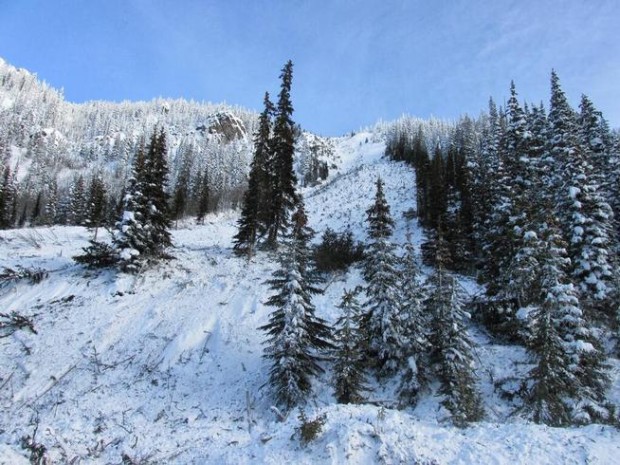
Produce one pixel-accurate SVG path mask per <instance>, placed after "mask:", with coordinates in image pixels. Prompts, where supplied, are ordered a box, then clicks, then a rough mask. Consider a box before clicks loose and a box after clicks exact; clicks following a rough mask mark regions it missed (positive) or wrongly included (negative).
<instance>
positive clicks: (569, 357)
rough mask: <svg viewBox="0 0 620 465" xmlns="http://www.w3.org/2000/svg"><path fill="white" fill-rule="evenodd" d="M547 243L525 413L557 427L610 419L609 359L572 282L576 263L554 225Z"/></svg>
mask: <svg viewBox="0 0 620 465" xmlns="http://www.w3.org/2000/svg"><path fill="white" fill-rule="evenodd" d="M541 244H542V247H541V248H540V250H539V253H540V255H539V257H538V260H539V263H540V278H539V279H540V297H539V303H538V305H535V306H532V307H531V308H530V312H529V315H528V321H529V329H530V332H531V339H530V341H529V344H528V348H529V350H530V351H531V353H532V354H534V356H535V357H536V366H535V367H534V368H533V369H532V370H531V371H530V373H529V375H528V379H527V382H526V392H527V396H526V399H525V400H526V405H525V411H526V412H528V415H529V416H530V417H531V418H532V419H533V420H534V421H536V422H537V423H545V424H549V425H553V426H563V425H567V424H572V423H588V422H591V421H596V420H601V419H607V416H608V415H609V413H608V412H607V409H606V406H605V403H606V402H605V391H606V387H607V384H608V375H607V373H606V365H605V361H604V356H603V354H602V352H601V350H600V344H599V343H598V341H597V340H596V337H595V336H594V333H593V332H592V330H591V329H590V328H589V327H588V325H587V323H586V322H585V320H584V317H583V312H582V310H581V308H580V304H579V299H578V298H577V293H576V290H575V288H574V286H573V285H572V284H571V283H570V280H569V279H568V276H567V273H566V269H567V268H568V266H569V264H570V260H569V259H568V258H567V256H566V255H567V254H566V249H565V246H564V242H563V241H562V239H561V237H560V235H559V233H558V231H557V228H556V227H555V226H554V225H553V223H551V224H550V225H549V226H548V228H547V229H546V231H545V236H544V240H543V242H542V243H541Z"/></svg>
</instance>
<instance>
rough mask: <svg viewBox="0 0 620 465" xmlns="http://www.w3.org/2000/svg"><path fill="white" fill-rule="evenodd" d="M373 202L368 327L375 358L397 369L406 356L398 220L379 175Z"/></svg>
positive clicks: (386, 369)
mask: <svg viewBox="0 0 620 465" xmlns="http://www.w3.org/2000/svg"><path fill="white" fill-rule="evenodd" d="M376 186H377V191H376V194H375V201H374V203H373V205H372V206H371V207H370V208H368V210H367V211H366V214H367V219H366V221H367V223H368V235H369V236H370V244H369V245H368V250H367V251H366V259H365V261H364V279H365V280H366V288H365V291H366V296H367V300H366V303H365V305H364V331H365V332H366V334H367V337H368V350H369V358H370V360H371V362H372V363H373V364H374V365H375V366H376V367H377V368H379V369H380V370H381V371H383V372H384V373H391V372H394V371H395V370H396V369H397V368H398V365H399V363H400V362H401V361H402V360H403V346H404V341H403V328H402V325H401V320H400V316H399V315H400V296H399V289H398V273H399V272H398V257H397V256H396V254H395V251H394V249H395V247H394V244H393V243H392V242H391V236H392V230H393V228H394V220H393V219H392V217H391V215H390V206H389V205H388V203H387V201H386V199H385V194H384V192H383V181H382V180H381V178H379V179H377V183H376Z"/></svg>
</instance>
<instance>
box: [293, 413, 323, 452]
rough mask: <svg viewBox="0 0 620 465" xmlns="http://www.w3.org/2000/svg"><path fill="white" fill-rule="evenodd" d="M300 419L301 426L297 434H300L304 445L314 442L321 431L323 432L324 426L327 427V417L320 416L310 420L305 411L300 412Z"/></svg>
mask: <svg viewBox="0 0 620 465" xmlns="http://www.w3.org/2000/svg"><path fill="white" fill-rule="evenodd" d="M297 418H298V419H299V422H300V425H299V427H298V428H297V432H298V433H299V437H300V439H301V442H302V444H304V445H305V444H308V443H309V442H311V441H314V440H315V439H316V438H317V437H318V436H319V434H321V431H323V426H324V425H325V421H326V419H327V417H326V415H325V414H323V415H320V416H318V417H316V418H314V419H312V420H310V419H308V417H307V416H306V412H304V410H303V409H300V410H299V415H298V416H297Z"/></svg>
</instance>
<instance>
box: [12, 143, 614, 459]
mask: <svg viewBox="0 0 620 465" xmlns="http://www.w3.org/2000/svg"><path fill="white" fill-rule="evenodd" d="M335 144H336V152H337V155H338V156H339V157H340V159H341V160H342V165H341V166H340V168H339V169H338V170H335V171H334V172H333V176H331V175H330V179H329V180H328V181H327V182H326V183H325V184H324V185H323V186H318V187H315V188H311V189H306V190H305V191H304V198H305V201H306V207H307V212H308V215H309V220H310V221H309V223H310V225H311V226H312V227H313V228H314V229H315V231H317V237H316V239H315V241H318V240H320V234H321V233H322V232H323V231H324V230H325V228H327V227H331V228H333V229H335V230H336V231H342V230H344V228H345V227H346V226H349V227H350V228H351V229H352V231H353V234H354V236H355V238H356V239H357V240H365V239H366V225H365V218H366V213H365V212H366V209H367V208H368V207H369V206H370V204H371V203H372V200H373V198H374V194H375V185H374V183H375V181H376V179H377V176H381V178H382V179H383V180H384V182H385V193H386V197H387V200H388V202H389V204H390V206H391V212H392V217H393V218H394V219H395V221H396V231H395V236H394V240H395V241H396V242H398V243H402V242H403V241H404V240H405V235H406V233H407V232H408V231H409V232H410V233H411V235H412V240H413V242H414V244H416V246H419V244H420V243H421V241H422V238H423V237H422V231H421V230H420V228H419V227H418V226H417V224H416V223H415V221H413V220H411V221H407V220H406V219H405V218H404V217H403V213H404V212H407V211H408V210H410V209H411V208H414V207H415V197H414V185H415V183H414V173H413V172H412V170H411V169H410V168H408V167H406V166H405V165H403V164H396V163H389V162H386V161H384V160H382V159H381V154H382V153H383V150H384V146H383V144H382V142H381V141H380V140H379V139H378V138H377V136H376V135H375V134H371V133H359V134H356V135H355V136H353V137H350V138H341V139H337V140H336V141H335ZM236 220H237V214H236V213H225V214H219V215H213V216H209V217H208V218H207V221H206V224H205V225H200V226H197V225H194V224H192V223H191V222H189V221H188V222H186V223H185V224H182V225H181V227H180V229H178V230H174V231H173V242H174V244H175V248H174V250H172V251H171V253H172V255H174V256H175V259H174V260H171V261H169V262H167V263H164V264H161V265H160V266H158V267H156V268H154V269H150V270H147V271H145V272H144V273H143V274H141V275H139V276H131V275H125V274H117V273H116V272H112V271H103V272H91V271H88V270H85V269H83V268H82V267H80V266H77V265H76V264H75V263H74V262H73V261H72V260H71V256H72V255H76V254H78V253H80V251H81V247H83V246H85V245H86V244H87V240H88V239H89V237H90V235H89V233H88V232H87V231H86V230H85V229H83V228H77V227H54V228H41V229H34V230H16V231H2V232H0V269H2V268H4V267H15V266H17V265H21V266H24V267H41V268H43V269H45V270H48V271H49V276H48V277H47V278H46V279H45V280H43V281H42V282H41V283H39V284H36V285H31V284H28V283H25V282H19V283H14V284H9V285H7V286H3V287H1V288H0V311H2V312H5V313H8V312H11V311H17V312H19V313H21V314H24V315H27V316H29V317H31V318H32V320H33V322H34V324H35V328H36V330H37V331H38V334H36V335H35V334H31V333H29V332H25V331H18V332H16V333H15V334H13V335H12V336H10V337H8V338H3V339H0V406H1V409H0V464H11V465H13V464H19V463H28V461H27V459H26V458H25V457H26V452H25V451H23V450H22V449H21V448H20V447H19V443H20V439H21V437H22V436H24V435H32V434H33V432H34V424H35V422H36V421H38V423H39V428H38V430H37V435H36V438H35V439H36V440H37V442H39V443H42V444H44V445H45V446H46V447H47V449H48V454H49V456H50V457H51V458H52V460H53V463H68V462H71V461H72V460H74V462H73V463H89V464H90V463H94V464H118V463H121V461H122V457H123V455H126V456H127V457H130V458H131V459H132V460H134V461H135V462H136V463H144V464H147V463H166V464H169V463H179V464H217V465H220V464H263V463H264V464H281V463H295V464H313V465H316V464H319V463H326V464H345V463H350V464H356V465H357V464H360V465H364V464H375V463H385V464H401V463H402V464H421V465H422V464H429V465H430V464H469V463H472V464H498V465H514V464H520V463H523V464H532V463H536V464H553V465H556V464H560V463H575V464H581V463H591V464H612V463H615V459H616V458H617V457H618V456H619V454H620V434H619V433H618V431H617V430H615V429H613V428H610V427H601V426H597V425H593V426H588V427H584V428H570V429H554V428H548V427H545V426H538V425H532V424H528V423H526V422H523V421H522V420H520V419H519V418H518V417H515V416H510V414H511V411H512V405H511V404H510V402H509V401H507V400H505V399H502V398H501V397H500V396H499V395H498V394H497V392H496V390H495V389H494V382H496V381H498V380H500V379H502V378H505V377H507V376H509V375H511V374H514V373H515V367H517V368H516V369H517V370H525V369H526V368H527V363H526V357H525V353H524V350H523V349H522V348H519V347H511V346H499V345H493V344H491V343H490V341H489V340H488V339H487V338H486V336H485V334H484V333H483V332H482V331H480V330H478V329H476V328H472V331H473V335H474V338H475V340H476V342H477V343H478V344H479V345H480V348H479V350H478V352H477V356H478V362H479V366H478V371H477V372H478V376H479V378H480V387H481V390H482V392H483V397H484V404H485V408H486V410H487V419H486V421H485V422H482V423H479V424H476V425H473V426H472V427H470V428H467V429H457V428H455V427H452V426H451V425H450V424H449V423H447V422H445V421H444V420H445V418H446V412H445V411H444V410H443V409H442V408H441V407H440V404H439V400H440V399H438V398H437V397H435V396H433V393H432V392H431V393H429V394H428V395H426V396H425V397H424V398H423V399H422V401H421V402H420V404H419V405H418V406H417V407H416V408H415V409H405V410H396V409H394V408H383V407H380V406H379V404H380V403H385V404H386V405H387V406H388V407H391V406H393V405H395V402H394V400H393V399H394V390H395V387H396V383H395V382H394V380H389V379H388V380H381V381H380V382H373V383H372V386H373V392H372V393H370V395H369V397H370V400H371V401H372V402H374V404H372V405H371V404H369V405H361V406H350V405H337V404H335V402H334V399H333V395H332V388H331V386H330V375H331V373H330V372H329V370H327V371H326V373H325V374H323V375H322V376H321V377H319V379H317V380H316V383H315V395H314V396H313V398H312V399H311V400H310V402H309V404H308V405H307V406H306V407H305V410H306V413H307V415H308V417H309V418H310V419H312V418H315V417H316V416H318V415H322V414H324V415H325V418H326V421H325V425H324V426H323V429H322V431H321V432H320V433H319V435H318V437H317V439H316V440H315V441H313V442H311V443H309V444H307V445H304V444H302V443H301V442H300V440H299V435H298V433H297V428H298V427H299V420H298V418H297V416H298V410H297V409H295V410H293V411H292V412H289V414H288V416H287V417H286V419H285V420H284V421H278V419H277V417H276V415H275V414H274V413H273V411H272V410H271V407H272V400H271V398H270V395H269V390H268V389H267V388H262V387H263V386H264V384H265V383H266V381H267V369H268V366H267V364H266V363H265V362H264V361H263V359H262V348H263V346H262V341H263V339H264V338H263V334H262V333H261V332H260V331H258V330H257V329H256V328H257V327H259V326H260V325H262V324H264V323H265V322H266V321H267V319H268V316H269V313H270V311H271V309H270V308H268V307H266V306H265V305H264V304H263V302H265V301H266V299H267V297H268V296H269V289H268V286H266V285H265V284H264V283H265V281H266V280H267V279H269V278H270V276H271V273H272V272H273V271H274V270H275V269H276V268H277V266H278V264H277V261H276V260H275V257H273V256H271V255H269V254H266V253H262V252H261V253H259V254H257V255H256V256H255V257H254V258H253V259H252V260H251V261H250V262H249V263H248V262H247V261H246V260H244V259H240V258H237V257H235V256H234V255H233V254H232V252H231V238H232V236H233V235H234V233H235V232H236ZM360 284H362V279H361V276H360V273H359V271H357V270H351V271H350V272H349V273H348V274H346V275H341V276H335V277H334V278H333V279H331V280H330V281H328V282H327V283H325V284H324V288H325V293H324V294H323V295H320V296H317V297H316V298H315V300H314V302H315V304H316V307H317V313H318V315H319V316H321V317H323V318H325V319H327V320H328V321H330V322H334V321H335V320H336V318H337V316H338V313H337V312H338V309H337V308H336V305H337V304H338V303H339V300H340V297H341V295H342V292H343V289H345V288H346V289H352V288H353V287H355V286H356V285H360ZM463 284H464V285H465V286H466V289H467V290H468V292H470V293H475V292H477V291H478V289H477V287H476V285H475V283H472V282H471V281H468V280H465V281H464V282H463ZM614 370H615V371H614V373H613V377H614V380H615V381H614V388H613V389H614V390H613V392H612V396H611V398H612V399H613V400H614V401H616V403H617V402H618V400H619V399H620V388H619V386H618V384H619V383H618V378H619V376H618V367H617V365H615V366H614ZM375 404H376V405H375ZM37 418H38V420H35V419H37Z"/></svg>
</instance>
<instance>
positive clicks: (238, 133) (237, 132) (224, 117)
mask: <svg viewBox="0 0 620 465" xmlns="http://www.w3.org/2000/svg"><path fill="white" fill-rule="evenodd" d="M196 130H197V131H200V132H202V133H203V134H205V133H206V134H209V135H212V136H215V137H217V138H218V139H219V140H220V141H221V142H222V143H225V144H227V143H229V142H232V141H234V140H237V139H242V138H244V137H245V136H246V134H247V130H246V128H245V125H244V124H243V121H241V120H240V119H239V118H237V117H236V116H235V115H232V114H230V113H225V112H217V113H214V114H213V115H210V116H209V119H208V120H207V122H206V124H203V125H201V126H198V127H197V128H196Z"/></svg>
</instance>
